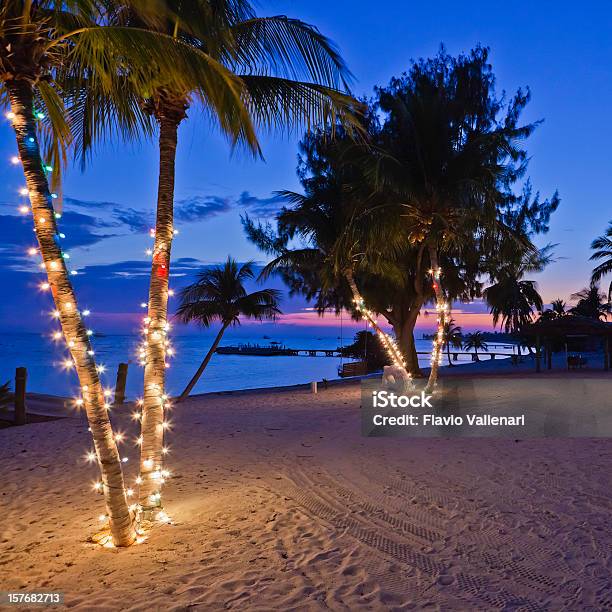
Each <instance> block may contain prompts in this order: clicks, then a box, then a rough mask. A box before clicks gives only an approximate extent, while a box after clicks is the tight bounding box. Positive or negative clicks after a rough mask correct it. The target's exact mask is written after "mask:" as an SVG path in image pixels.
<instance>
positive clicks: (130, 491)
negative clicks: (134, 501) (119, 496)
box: [125, 489, 134, 497]
mask: <svg viewBox="0 0 612 612" xmlns="http://www.w3.org/2000/svg"><path fill="white" fill-rule="evenodd" d="M125 494H126V495H127V496H128V497H132V495H134V490H133V489H127V491H126V492H125Z"/></svg>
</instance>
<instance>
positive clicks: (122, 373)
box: [115, 363, 128, 405]
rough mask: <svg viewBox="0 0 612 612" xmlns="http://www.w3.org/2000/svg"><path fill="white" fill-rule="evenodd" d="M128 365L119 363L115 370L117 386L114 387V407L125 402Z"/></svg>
mask: <svg viewBox="0 0 612 612" xmlns="http://www.w3.org/2000/svg"><path fill="white" fill-rule="evenodd" d="M127 373H128V364H127V363H120V364H119V367H118V368H117V384H116V385H115V405H118V404H123V402H124V401H125V383H126V381H127Z"/></svg>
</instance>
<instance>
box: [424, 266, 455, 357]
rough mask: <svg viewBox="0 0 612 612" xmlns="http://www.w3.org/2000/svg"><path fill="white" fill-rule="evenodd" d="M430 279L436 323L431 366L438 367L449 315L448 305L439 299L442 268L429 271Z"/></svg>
mask: <svg viewBox="0 0 612 612" xmlns="http://www.w3.org/2000/svg"><path fill="white" fill-rule="evenodd" d="M428 272H429V275H430V276H431V278H432V281H431V285H432V288H433V290H434V294H435V296H436V315H437V316H436V323H437V329H436V333H435V334H434V337H433V340H432V345H433V346H432V351H431V366H432V367H433V366H434V365H435V366H439V365H440V364H441V362H442V348H443V347H444V325H445V321H446V317H447V315H448V314H449V313H450V307H449V305H448V304H447V303H446V302H444V301H443V300H441V299H440V296H439V293H440V276H441V275H442V268H436V269H435V270H434V269H430V270H429V271H428Z"/></svg>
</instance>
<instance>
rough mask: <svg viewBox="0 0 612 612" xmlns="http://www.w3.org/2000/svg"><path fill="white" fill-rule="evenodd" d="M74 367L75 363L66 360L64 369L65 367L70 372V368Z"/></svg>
mask: <svg viewBox="0 0 612 612" xmlns="http://www.w3.org/2000/svg"><path fill="white" fill-rule="evenodd" d="M73 366H74V362H73V361H71V360H70V359H66V361H64V367H65V368H66V369H68V370H69V369H70V368H72V367H73Z"/></svg>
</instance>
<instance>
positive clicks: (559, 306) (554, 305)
mask: <svg viewBox="0 0 612 612" xmlns="http://www.w3.org/2000/svg"><path fill="white" fill-rule="evenodd" d="M550 306H551V308H550V309H551V311H552V312H553V313H554V314H555V316H556V317H557V318H559V317H563V316H564V315H565V314H566V313H565V307H566V304H565V301H564V300H562V299H561V298H557V299H556V300H553V301H552V302H551V303H550Z"/></svg>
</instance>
